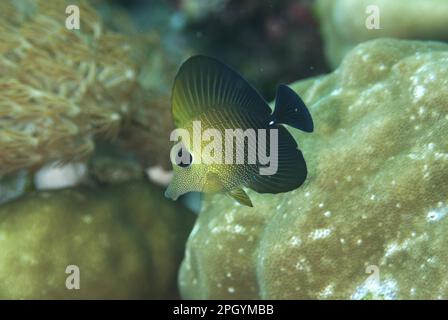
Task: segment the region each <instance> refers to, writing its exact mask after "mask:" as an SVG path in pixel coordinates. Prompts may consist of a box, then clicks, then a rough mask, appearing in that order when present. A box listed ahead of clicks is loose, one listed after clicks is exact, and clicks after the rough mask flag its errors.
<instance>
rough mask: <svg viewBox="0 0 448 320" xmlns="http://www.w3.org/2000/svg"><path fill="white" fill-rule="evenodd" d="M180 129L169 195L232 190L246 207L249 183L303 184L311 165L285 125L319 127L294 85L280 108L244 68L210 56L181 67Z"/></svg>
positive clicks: (284, 187)
mask: <svg viewBox="0 0 448 320" xmlns="http://www.w3.org/2000/svg"><path fill="white" fill-rule="evenodd" d="M172 113H173V118H174V124H175V126H176V128H177V129H176V130H174V131H173V133H172V134H171V140H172V141H177V143H176V144H175V145H174V147H173V148H172V150H171V161H172V163H173V170H174V174H173V179H172V181H171V183H170V185H169V186H168V189H167V190H166V192H165V196H167V197H169V198H172V199H173V200H176V199H177V198H178V197H179V196H180V195H183V194H185V193H187V192H191V191H199V192H224V193H226V194H228V195H229V196H231V197H232V198H234V199H235V200H236V201H238V202H239V203H241V204H243V205H247V206H252V202H251V200H250V198H249V196H248V195H247V194H246V192H245V191H244V190H243V187H247V188H250V189H252V190H255V191H256V192H259V193H280V192H287V191H291V190H294V189H296V188H298V187H299V186H301V185H302V184H303V182H304V181H305V179H306V176H307V168H306V163H305V160H304V158H303V156H302V152H301V151H300V150H299V149H298V148H297V143H296V142H295V140H294V138H293V137H292V136H291V134H290V133H289V132H288V131H287V130H286V128H285V127H284V126H283V125H282V124H287V125H289V126H292V127H295V128H298V129H300V130H303V131H305V132H312V131H313V128H314V125H313V121H312V118H311V115H310V113H309V112H308V109H307V108H306V106H305V104H304V103H303V101H302V100H301V99H300V97H299V96H298V95H297V94H296V93H295V92H294V91H293V90H292V89H290V88H289V87H287V86H285V85H280V86H279V87H278V89H277V97H276V102H275V110H274V112H273V113H272V112H271V108H270V107H269V105H268V103H267V102H266V101H265V100H264V99H263V98H262V97H261V96H260V94H259V93H258V92H257V91H256V90H255V89H254V88H253V87H252V86H251V85H250V84H249V83H248V82H247V81H246V80H244V79H243V78H242V77H241V76H240V75H239V74H238V73H237V72H235V71H234V70H232V69H231V68H229V67H228V66H227V65H225V64H223V63H221V62H219V61H217V60H215V59H213V58H209V57H205V56H194V57H191V58H189V59H188V60H187V61H186V62H184V63H183V65H182V66H181V67H180V69H179V72H178V74H177V76H176V79H175V81H174V86H173V92H172Z"/></svg>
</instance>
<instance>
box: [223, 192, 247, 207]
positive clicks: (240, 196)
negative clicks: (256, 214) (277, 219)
mask: <svg viewBox="0 0 448 320" xmlns="http://www.w3.org/2000/svg"><path fill="white" fill-rule="evenodd" d="M227 194H228V195H229V196H231V197H232V198H233V199H235V200H236V201H237V202H238V203H240V204H242V205H244V206H248V207H253V204H252V201H251V200H250V198H249V196H248V195H247V193H246V191H244V190H243V188H236V189H232V190H230V191H229V192H227Z"/></svg>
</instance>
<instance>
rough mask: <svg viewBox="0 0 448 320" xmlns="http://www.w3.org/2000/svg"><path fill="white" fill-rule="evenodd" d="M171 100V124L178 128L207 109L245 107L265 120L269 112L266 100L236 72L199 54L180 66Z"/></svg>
mask: <svg viewBox="0 0 448 320" xmlns="http://www.w3.org/2000/svg"><path fill="white" fill-rule="evenodd" d="M171 98H172V113H173V118H174V123H175V125H176V127H178V128H179V127H182V126H183V125H184V124H185V123H188V122H189V121H191V120H194V119H196V118H197V117H198V115H200V114H202V113H204V112H205V111H207V110H208V109H210V108H222V107H237V108H245V109H247V110H251V111H253V112H254V113H255V114H258V115H260V116H264V117H266V119H267V118H268V117H269V115H270V113H271V109H270V108H269V105H268V104H267V103H266V101H265V100H264V99H263V98H262V97H261V96H260V94H259V93H258V92H257V91H256V90H255V89H254V88H253V87H252V86H251V85H250V84H249V83H248V82H247V81H246V80H244V79H243V77H241V76H240V75H239V74H238V73H237V72H236V71H234V70H232V69H231V68H229V67H228V66H227V65H225V64H223V63H222V62H219V61H218V60H215V59H213V58H210V57H206V56H201V55H198V56H193V57H191V58H189V59H188V60H187V61H185V62H184V63H183V64H182V66H181V67H180V69H179V72H178V73H177V76H176V79H175V81H174V86H173V92H172V97H171Z"/></svg>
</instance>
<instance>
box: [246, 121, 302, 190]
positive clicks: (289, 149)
mask: <svg viewBox="0 0 448 320" xmlns="http://www.w3.org/2000/svg"><path fill="white" fill-rule="evenodd" d="M276 128H277V129H278V162H277V172H275V174H273V175H262V174H260V172H259V168H257V169H256V170H257V172H253V174H252V179H251V180H250V181H249V182H248V183H246V185H247V186H248V187H249V188H251V189H253V190H255V191H257V192H259V193H281V192H287V191H291V190H294V189H296V188H298V187H300V186H301V185H302V184H303V183H304V182H305V179H306V177H307V172H308V171H307V167H306V163H305V159H304V158H303V155H302V152H301V151H300V150H299V149H298V148H297V143H296V141H295V140H294V138H293V137H292V136H291V134H290V133H289V132H288V130H286V128H285V127H284V126H281V125H279V126H277V127H276ZM268 150H269V149H268Z"/></svg>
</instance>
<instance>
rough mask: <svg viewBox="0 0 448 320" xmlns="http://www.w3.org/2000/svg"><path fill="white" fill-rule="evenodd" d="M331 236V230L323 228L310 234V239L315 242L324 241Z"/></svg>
mask: <svg viewBox="0 0 448 320" xmlns="http://www.w3.org/2000/svg"><path fill="white" fill-rule="evenodd" d="M330 234H331V229H329V228H323V229H316V230H313V231H312V232H310V234H309V237H310V238H311V239H313V240H318V239H324V238H327V237H328V236H329V235H330Z"/></svg>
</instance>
